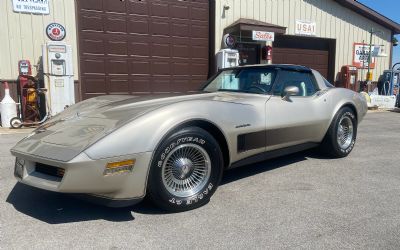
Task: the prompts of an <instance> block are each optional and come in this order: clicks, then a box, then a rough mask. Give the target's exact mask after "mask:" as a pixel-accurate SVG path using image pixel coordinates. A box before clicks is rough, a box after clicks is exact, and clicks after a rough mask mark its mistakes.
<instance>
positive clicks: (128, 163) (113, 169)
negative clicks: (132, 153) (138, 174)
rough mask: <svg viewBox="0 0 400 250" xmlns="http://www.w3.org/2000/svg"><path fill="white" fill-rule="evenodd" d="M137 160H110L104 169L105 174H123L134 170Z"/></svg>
mask: <svg viewBox="0 0 400 250" xmlns="http://www.w3.org/2000/svg"><path fill="white" fill-rule="evenodd" d="M135 162H136V160H135V159H133V160H124V161H117V162H109V163H107V165H106V169H105V170H104V175H113V174H121V173H126V172H132V169H133V166H134V165H135Z"/></svg>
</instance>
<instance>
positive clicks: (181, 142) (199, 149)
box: [148, 127, 223, 212]
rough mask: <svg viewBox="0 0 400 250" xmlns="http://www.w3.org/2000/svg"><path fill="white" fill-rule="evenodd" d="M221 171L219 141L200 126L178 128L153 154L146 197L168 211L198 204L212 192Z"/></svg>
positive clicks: (194, 206) (184, 209)
mask: <svg viewBox="0 0 400 250" xmlns="http://www.w3.org/2000/svg"><path fill="white" fill-rule="evenodd" d="M222 171H223V157H222V153H221V149H220V147H219V145H218V142H217V141H216V140H215V139H214V138H213V137H212V136H211V135H210V134H209V133H208V132H207V131H205V130H203V129H201V128H198V127H188V128H184V129H181V130H179V131H177V132H175V133H174V134H172V135H170V136H169V137H168V138H166V139H165V140H164V141H163V142H162V143H161V144H160V145H159V147H158V148H157V150H156V152H155V154H154V156H153V160H152V165H151V169H150V174H149V180H148V195H149V198H150V199H151V200H152V201H153V202H154V203H155V204H156V205H158V206H159V207H161V208H162V209H165V210H168V211H171V212H182V211H187V210H191V209H194V208H197V207H200V206H202V205H204V204H206V203H207V202H208V201H209V200H210V197H211V196H212V195H213V194H214V192H215V190H216V189H217V187H218V185H219V182H220V180H221V176H222Z"/></svg>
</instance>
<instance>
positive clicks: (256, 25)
mask: <svg viewBox="0 0 400 250" xmlns="http://www.w3.org/2000/svg"><path fill="white" fill-rule="evenodd" d="M243 30H244V31H252V30H259V31H270V32H275V33H277V34H285V33H286V27H282V26H279V25H275V24H271V23H266V22H261V21H257V20H253V19H246V18H240V19H238V20H236V21H235V22H234V23H232V24H231V25H229V26H228V27H226V28H225V32H226V33H235V32H239V31H243Z"/></svg>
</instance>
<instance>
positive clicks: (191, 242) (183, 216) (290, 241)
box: [0, 112, 400, 249]
mask: <svg viewBox="0 0 400 250" xmlns="http://www.w3.org/2000/svg"><path fill="white" fill-rule="evenodd" d="M22 137H23V134H2V135H0V145H1V146H0V248H2V249H13V248H15V249H32V248H33V249H57V248H61V249H71V248H73V249H83V248H85V249H86V248H99V249H111V248H112V249H120V248H141V249H150V248H151V249H154V248H157V249H158V248H189V247H191V248H220V249H242V248H247V249H253V248H256V249H259V248H262V249H400V192H399V191H400V151H399V149H398V148H399V146H400V114H398V113H392V112H374V113H369V114H368V115H367V116H366V118H365V120H364V121H363V122H362V123H361V125H360V127H359V131H358V141H357V143H356V147H355V149H354V150H353V152H352V153H351V154H350V156H349V157H347V158H344V159H326V158H324V157H322V156H320V155H318V154H317V153H315V152H314V151H307V152H303V153H298V154H294V155H290V156H286V157H282V158H279V159H275V160H271V161H267V162H262V163H259V164H254V165H250V166H246V167H243V168H239V169H234V170H231V171H228V172H226V173H225V176H224V178H223V181H222V184H221V186H220V187H219V189H218V191H217V192H216V193H215V195H214V196H213V198H212V199H211V201H210V202H209V204H207V205H206V206H204V207H202V208H199V209H196V210H193V211H189V212H184V213H178V214H165V213H163V212H162V211H160V210H158V209H157V208H155V207H153V206H152V205H151V204H149V203H146V202H144V203H141V204H139V205H137V206H134V207H129V208H122V209H112V208H106V207H101V206H97V205H92V204H90V203H86V202H84V201H80V200H76V199H74V198H72V197H70V196H67V195H62V194H56V193H51V192H47V191H42V190H38V189H34V188H31V187H28V186H24V185H21V184H17V183H16V181H15V179H14V177H13V173H12V171H13V164H14V158H13V157H12V156H11V155H10V153H9V149H10V147H11V146H12V145H14V144H15V143H16V142H17V141H18V140H19V139H20V138H22Z"/></svg>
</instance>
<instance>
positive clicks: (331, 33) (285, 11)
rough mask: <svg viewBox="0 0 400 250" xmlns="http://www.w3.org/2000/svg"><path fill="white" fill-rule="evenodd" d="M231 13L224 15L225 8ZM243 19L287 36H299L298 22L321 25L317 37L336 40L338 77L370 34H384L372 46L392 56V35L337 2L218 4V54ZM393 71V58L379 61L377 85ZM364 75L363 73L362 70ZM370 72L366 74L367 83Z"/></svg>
mask: <svg viewBox="0 0 400 250" xmlns="http://www.w3.org/2000/svg"><path fill="white" fill-rule="evenodd" d="M224 5H229V6H230V9H229V10H227V11H225V16H223V15H222V13H223V6H224ZM239 18H248V19H254V20H259V21H263V22H267V23H272V24H276V25H280V26H284V27H287V30H286V34H288V35H295V22H296V20H297V19H298V20H303V21H313V22H316V24H317V37H322V38H331V39H336V59H335V74H337V73H338V72H339V71H340V68H341V67H342V66H343V65H351V64H352V62H353V44H354V43H361V42H363V41H364V42H365V43H369V38H370V34H369V30H370V29H371V28H373V29H374V30H379V31H382V32H383V33H382V34H376V35H373V39H372V43H373V44H377V45H384V49H385V52H386V53H387V54H388V55H390V52H391V49H392V47H391V46H392V45H391V31H390V30H389V29H386V28H384V27H383V26H381V25H379V24H377V23H375V22H373V21H371V20H369V19H367V18H365V17H363V16H361V15H359V14H357V13H356V12H354V11H352V10H350V9H347V8H345V7H343V6H341V5H339V4H338V3H336V2H335V1H333V0H217V1H216V20H215V22H216V23H215V25H216V27H215V32H216V37H215V39H216V40H215V44H216V48H215V49H216V51H215V52H217V51H218V50H220V48H221V47H220V46H221V40H222V35H223V31H224V28H225V27H227V26H229V25H230V24H232V23H233V22H235V21H236V20H237V19H239ZM389 67H390V57H389V56H388V57H385V58H376V68H375V69H374V70H373V75H374V81H377V80H378V77H379V75H380V74H381V73H382V72H383V70H385V69H388V68H389ZM360 73H361V70H360ZM365 74H366V70H364V72H363V79H365Z"/></svg>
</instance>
